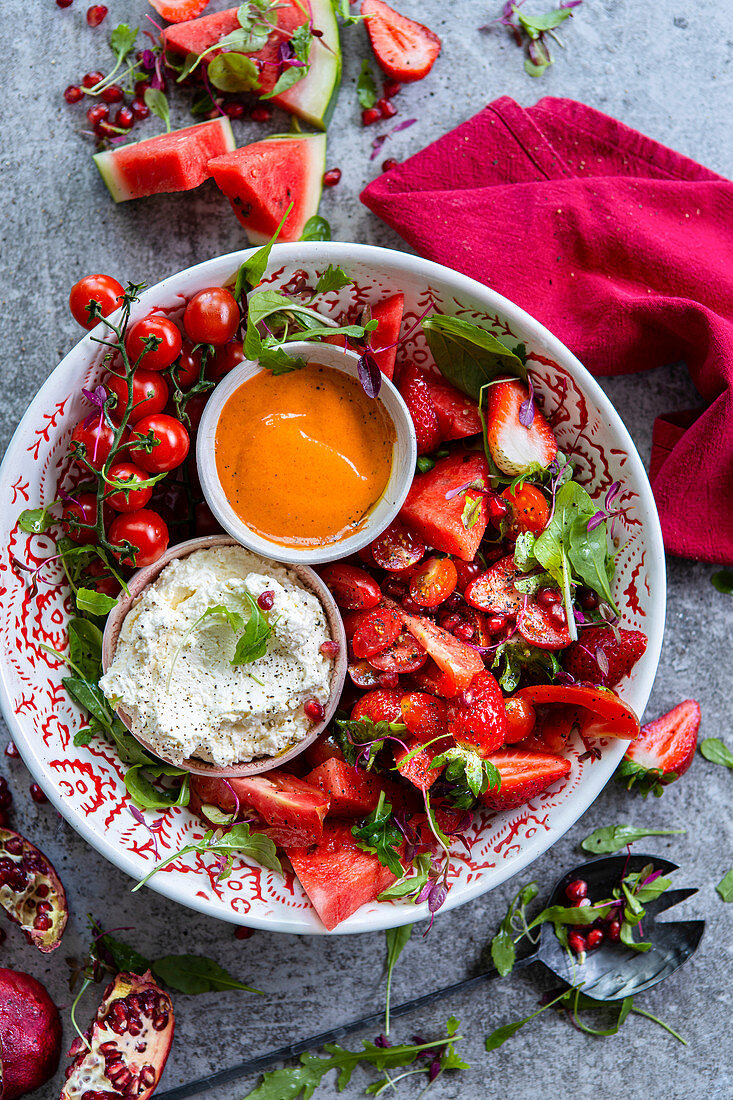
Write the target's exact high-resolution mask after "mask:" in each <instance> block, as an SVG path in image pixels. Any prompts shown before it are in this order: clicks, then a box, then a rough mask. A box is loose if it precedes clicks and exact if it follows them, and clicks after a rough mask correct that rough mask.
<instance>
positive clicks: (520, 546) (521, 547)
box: [514, 531, 537, 573]
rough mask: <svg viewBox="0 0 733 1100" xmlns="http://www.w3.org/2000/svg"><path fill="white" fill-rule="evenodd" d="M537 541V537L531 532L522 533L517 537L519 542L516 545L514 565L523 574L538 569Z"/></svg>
mask: <svg viewBox="0 0 733 1100" xmlns="http://www.w3.org/2000/svg"><path fill="white" fill-rule="evenodd" d="M536 541H537V536H536V535H533V534H532V532H531V531H522V532H521V533H520V534H519V535H517V541H516V542H515V544H514V563H515V565H516V566H517V567H518V568H519V569H521V570H522V572H523V573H529V572H530V570H532V569H535V568H536V567H537V558H536V557H535V556H534V544H535V543H536Z"/></svg>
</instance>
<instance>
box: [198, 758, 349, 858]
mask: <svg viewBox="0 0 733 1100" xmlns="http://www.w3.org/2000/svg"><path fill="white" fill-rule="evenodd" d="M191 793H192V796H194V795H195V797H196V799H197V801H198V802H200V803H201V804H204V805H206V804H208V805H214V806H218V807H219V809H220V810H222V811H223V812H224V813H233V812H234V810H235V809H236V807H237V802H239V808H240V811H241V810H247V809H252V810H254V811H255V812H256V813H257V814H259V816H260V817H261V818H262V820H263V821H264V822H265V825H266V826H272V827H273V828H274V829H275V830H285V833H283V834H282V835H283V836H285V835H290V833H291V831H292V830H295V832H296V833H297V834H299V835H300V837H301V843H302V844H303V843H314V842H316V841H318V840H320V838H321V836H322V835H323V819H324V818H325V816H326V814H327V813H328V799H327V798H326V796H325V795H324V794H323V791H321V790H319V789H318V787H313V786H311V785H310V784H309V783H305V782H304V781H303V780H302V779H298V778H297V776H295V775H289V774H288V773H287V772H284V771H280V770H278V769H275V770H274V771H271V772H267V774H266V775H252V776H247V777H243V778H235V777H232V778H231V779H226V780H224V779H214V778H209V777H208V776H203V775H192V776H191ZM240 816H246V815H245V814H240ZM267 831H268V830H267V829H264V830H263V832H267ZM273 839H277V838H276V836H273ZM277 842H278V843H283V841H282V840H277Z"/></svg>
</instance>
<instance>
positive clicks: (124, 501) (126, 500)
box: [106, 462, 153, 512]
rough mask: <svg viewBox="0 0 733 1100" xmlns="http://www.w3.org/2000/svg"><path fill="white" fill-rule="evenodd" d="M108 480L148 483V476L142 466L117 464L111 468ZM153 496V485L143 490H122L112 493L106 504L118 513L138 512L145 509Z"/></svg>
mask: <svg viewBox="0 0 733 1100" xmlns="http://www.w3.org/2000/svg"><path fill="white" fill-rule="evenodd" d="M107 480H108V481H129V482H135V481H147V480H148V474H147V472H146V471H145V470H143V469H142V468H141V467H140V466H136V465H135V464H134V462H117V463H115V465H114V466H110V468H109V472H108V474H107ZM152 495H153V487H152V485H148V486H146V487H145V488H143V489H120V490H119V492H116V493H111V494H110V495H109V496H108V497H107V498H106V502H107V504H109V505H110V507H111V508H114V510H115V511H116V512H137V511H138V510H139V509H140V508H144V507H145V505H146V504H147V503H148V501H149V500H150V498H151V496H152Z"/></svg>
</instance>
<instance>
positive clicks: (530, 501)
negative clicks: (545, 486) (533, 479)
mask: <svg viewBox="0 0 733 1100" xmlns="http://www.w3.org/2000/svg"><path fill="white" fill-rule="evenodd" d="M501 495H502V498H503V499H504V500H506V501H508V503H509V516H508V523H507V525H506V537H507V538H510V539H516V537H517V535H520V534H523V533H524V532H525V531H529V532H530V533H531V534H533V535H541V534H542V532H543V531H544V529H545V527H547V521H548V520H549V518H550V505H549V504H548V502H547V498H546V497H545V495H544V493H543V492H542V491H541V490H540V489H538V488H537V487H536V486H535V485H520V486H518V487H517V488H516V489H512V488H511V487H507V488H506V489H505V490H504V492H503V493H502V494H501Z"/></svg>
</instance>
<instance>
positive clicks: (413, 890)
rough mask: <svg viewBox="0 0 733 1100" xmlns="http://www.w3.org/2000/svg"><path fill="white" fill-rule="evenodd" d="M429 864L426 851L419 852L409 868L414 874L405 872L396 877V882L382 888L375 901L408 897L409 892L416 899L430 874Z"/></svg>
mask: <svg viewBox="0 0 733 1100" xmlns="http://www.w3.org/2000/svg"><path fill="white" fill-rule="evenodd" d="M430 864H431V860H430V856H429V855H428V854H427V853H426V852H419V853H418V854H417V855H416V856H415V858H414V859H413V861H412V868H411V870H412V871H414V872H415V874H406V875H404V876H403V877H402V878H400V879H397V882H393V883H392V885H391V886H388V887H387V889H386V890H382V893H381V894H380V895H379V897H378V898H377V901H397V900H399V899H400V898H406V897H409V896H410V895H411V894H412V895H414V896H415V900H417V895H418V894H419V893H420V891H421V890H422V888H423V886H424V885H425V883H426V882H427V881H428V878H429V876H430Z"/></svg>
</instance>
